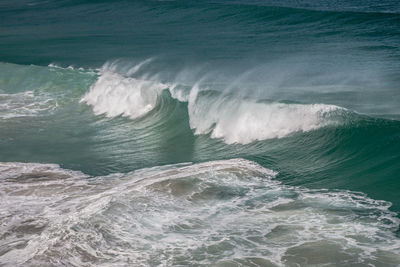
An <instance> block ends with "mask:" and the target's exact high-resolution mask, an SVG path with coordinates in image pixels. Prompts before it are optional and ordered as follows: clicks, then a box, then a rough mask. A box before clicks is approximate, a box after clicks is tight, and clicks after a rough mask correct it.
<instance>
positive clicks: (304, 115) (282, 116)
mask: <svg viewBox="0 0 400 267" xmlns="http://www.w3.org/2000/svg"><path fill="white" fill-rule="evenodd" d="M197 91H198V89H197V88H196V87H194V89H193V91H192V93H191V97H190V98H189V115H190V126H191V128H192V129H194V131H195V133H196V134H209V133H210V135H211V137H212V138H221V139H223V140H224V141H225V142H226V143H228V144H232V143H240V144H247V143H250V142H253V141H256V140H265V139H271V138H282V137H285V136H287V135H289V134H292V133H295V132H307V131H310V130H315V129H318V128H320V127H324V126H326V125H329V124H332V123H334V122H335V121H333V120H330V119H329V118H327V117H328V116H327V115H329V114H330V113H331V112H333V111H337V110H343V108H340V107H337V106H334V105H325V104H286V103H277V102H275V103H274V102H273V103H265V102H256V101H253V100H249V99H236V98H232V97H230V96H229V97H228V96H220V97H219V98H218V99H216V100H211V99H210V98H206V99H205V100H203V99H202V98H201V97H198V93H197Z"/></svg>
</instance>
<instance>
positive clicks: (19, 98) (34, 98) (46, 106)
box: [0, 91, 58, 119]
mask: <svg viewBox="0 0 400 267" xmlns="http://www.w3.org/2000/svg"><path fill="white" fill-rule="evenodd" d="M57 106H58V104H57V101H55V100H54V99H52V98H49V97H46V96H38V95H35V93H34V92H33V91H25V92H21V93H16V94H0V118H2V119H9V118H16V117H30V116H38V115H40V114H42V113H43V112H45V111H46V112H48V111H51V110H54V109H56V108H57Z"/></svg>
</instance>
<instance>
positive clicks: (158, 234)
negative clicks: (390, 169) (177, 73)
mask: <svg viewBox="0 0 400 267" xmlns="http://www.w3.org/2000/svg"><path fill="white" fill-rule="evenodd" d="M0 168H1V171H2V172H1V180H2V183H1V190H2V192H3V193H4V194H5V196H6V197H7V204H8V205H9V206H8V207H10V208H5V207H4V206H3V207H2V210H1V214H3V215H2V216H3V218H6V219H3V223H2V224H3V228H4V229H6V231H7V235H6V236H4V237H3V242H4V244H7V245H5V246H2V253H1V255H0V260H1V262H3V263H5V264H9V265H15V264H23V265H42V264H48V263H50V264H63V265H87V266H99V265H100V266H108V265H110V264H114V265H121V264H126V263H129V264H131V265H135V266H138V265H207V264H217V265H218V264H220V265H226V264H244V265H252V264H253V265H254V264H259V265H271V266H275V265H277V266H279V265H294V264H304V263H305V262H306V263H307V264H332V263H334V264H338V265H341V264H345V265H348V264H350V265H353V264H362V265H368V264H374V265H375V264H377V265H380V264H382V265H392V264H396V263H398V262H399V260H400V258H399V249H400V240H399V239H398V238H396V237H395V235H394V233H393V232H392V230H393V229H396V228H397V227H398V226H399V219H398V218H397V217H396V216H395V213H393V212H390V211H388V207H389V206H390V204H389V203H387V202H384V201H376V200H372V199H370V198H368V197H366V196H365V195H364V194H359V193H352V192H349V191H327V190H310V189H304V188H299V187H291V186H285V185H282V184H281V183H279V182H278V181H275V179H274V177H275V176H276V173H275V172H274V171H271V170H268V169H265V168H263V167H261V166H260V165H258V164H256V163H254V162H251V161H247V160H243V159H233V160H225V161H211V162H206V163H201V164H194V165H192V164H181V165H170V166H164V167H153V168H151V169H142V170H137V171H135V172H131V173H127V174H118V175H112V176H108V177H96V178H94V179H84V178H85V175H83V174H82V173H80V172H74V171H69V170H64V169H61V168H60V167H58V166H57V165H51V164H33V163H1V164H0ZM4 194H3V195H4ZM27 200H29V201H27ZM249 218H252V219H251V220H249Z"/></svg>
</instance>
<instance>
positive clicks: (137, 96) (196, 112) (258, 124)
mask: <svg viewBox="0 0 400 267" xmlns="http://www.w3.org/2000/svg"><path fill="white" fill-rule="evenodd" d="M150 61H151V59H149V60H146V61H143V62H141V63H140V64H138V65H136V66H134V67H130V68H124V69H123V70H122V72H123V73H125V76H124V75H121V74H118V73H117V71H121V70H120V69H119V68H121V67H120V65H119V64H117V63H107V64H105V65H104V67H103V69H102V71H101V72H100V76H99V78H98V80H97V81H96V82H95V83H94V84H93V85H92V86H91V88H90V90H89V92H88V93H87V94H86V95H85V96H84V97H83V98H82V100H81V102H85V103H87V104H88V105H91V106H92V107H93V111H94V113H95V114H96V115H100V114H105V115H106V116H107V117H116V116H126V117H130V118H133V119H135V118H138V117H141V116H143V115H145V114H146V113H148V112H149V111H151V110H152V109H154V108H155V106H156V104H157V98H158V97H159V96H160V92H161V91H162V90H164V89H167V88H168V89H169V91H170V93H171V96H172V97H173V98H175V99H177V100H178V101H181V102H188V113H189V123H190V127H191V128H192V129H193V130H194V132H195V134H210V136H211V137H212V138H218V139H222V140H223V141H224V142H226V143H228V144H233V143H240V144H248V143H251V142H254V141H257V140H265V139H271V138H282V137H285V136H287V135H290V134H292V133H295V132H307V131H311V130H315V129H318V128H321V127H324V126H327V125H330V124H332V123H338V120H334V119H332V117H330V116H329V115H330V114H332V113H333V112H334V111H338V110H345V109H344V108H341V107H338V106H334V105H325V104H294V103H290V104H289V103H280V102H259V101H257V100H255V99H250V98H243V97H239V96H235V95H232V94H224V93H218V92H215V91H214V92H212V91H211V90H208V88H200V83H201V80H200V81H199V82H198V83H197V84H195V85H194V86H193V87H192V88H191V89H189V90H188V88H187V87H185V86H182V85H179V84H177V83H175V84H164V83H161V82H159V81H157V78H156V77H153V79H148V78H147V77H145V78H143V79H138V78H132V77H130V75H133V74H135V73H137V72H138V70H139V69H140V68H142V66H143V65H146V64H148V63H149V62H150ZM228 89H229V88H228ZM207 92H208V93H207Z"/></svg>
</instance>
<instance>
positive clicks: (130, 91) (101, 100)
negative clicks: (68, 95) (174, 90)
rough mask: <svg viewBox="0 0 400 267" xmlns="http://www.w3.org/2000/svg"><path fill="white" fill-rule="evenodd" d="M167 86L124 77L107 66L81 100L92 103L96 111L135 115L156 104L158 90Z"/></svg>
mask: <svg viewBox="0 0 400 267" xmlns="http://www.w3.org/2000/svg"><path fill="white" fill-rule="evenodd" d="M165 88H166V86H165V85H163V84H162V83H159V82H153V81H149V80H140V79H135V78H129V77H124V76H122V75H120V74H117V73H114V72H111V71H108V70H104V71H102V72H101V75H100V76H99V78H98V79H97V81H96V82H95V83H94V84H93V85H92V86H91V88H90V90H89V92H88V93H87V94H86V95H85V96H84V97H83V98H82V99H81V102H85V103H87V104H88V105H91V106H92V107H93V111H94V113H95V114H96V115H100V114H104V115H106V116H107V117H116V116H126V117H129V118H132V119H135V118H138V117H141V116H143V115H145V114H146V113H148V112H149V111H151V110H152V109H153V108H154V107H155V106H156V104H157V97H158V94H159V93H160V92H161V91H162V90H163V89H165Z"/></svg>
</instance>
